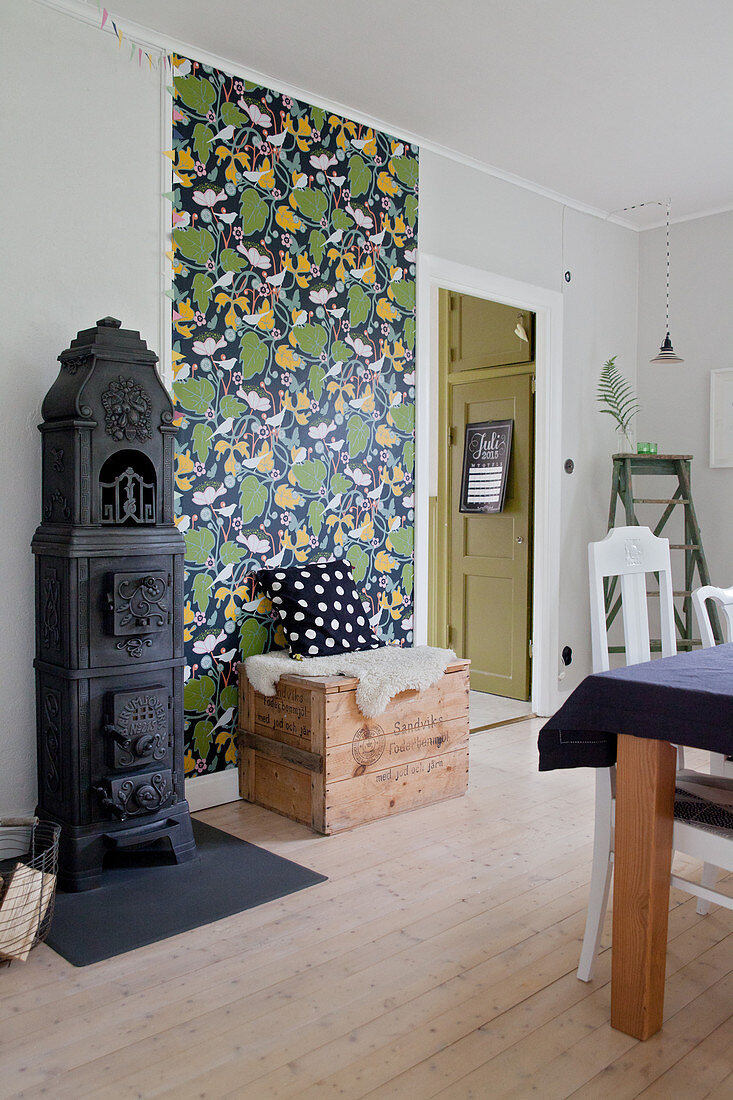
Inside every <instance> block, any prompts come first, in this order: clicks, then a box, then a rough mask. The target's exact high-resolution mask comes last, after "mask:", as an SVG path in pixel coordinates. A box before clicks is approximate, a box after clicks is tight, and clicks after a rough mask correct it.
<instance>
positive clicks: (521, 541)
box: [517, 535, 524, 546]
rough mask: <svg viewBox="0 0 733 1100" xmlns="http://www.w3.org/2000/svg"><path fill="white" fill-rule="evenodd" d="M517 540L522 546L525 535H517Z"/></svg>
mask: <svg viewBox="0 0 733 1100" xmlns="http://www.w3.org/2000/svg"><path fill="white" fill-rule="evenodd" d="M517 542H518V543H519V545H520V546H521V545H522V543H523V542H524V536H523V535H517Z"/></svg>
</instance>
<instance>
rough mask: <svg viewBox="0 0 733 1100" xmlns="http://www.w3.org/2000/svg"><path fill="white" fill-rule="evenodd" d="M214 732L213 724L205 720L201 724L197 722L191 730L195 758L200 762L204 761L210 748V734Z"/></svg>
mask: <svg viewBox="0 0 733 1100" xmlns="http://www.w3.org/2000/svg"><path fill="white" fill-rule="evenodd" d="M213 730H214V723H213V722H210V721H209V720H208V718H207V719H205V720H204V721H202V722H197V723H196V725H195V726H194V729H193V747H194V749H195V751H196V754H197V756H200V757H201V759H202V760H205V759H206V757H207V755H208V753H209V749H210V748H211V734H212V733H213Z"/></svg>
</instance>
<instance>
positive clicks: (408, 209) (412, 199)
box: [405, 195, 417, 228]
mask: <svg viewBox="0 0 733 1100" xmlns="http://www.w3.org/2000/svg"><path fill="white" fill-rule="evenodd" d="M405 217H406V218H407V224H408V225H411V226H413V228H414V226H415V222H416V221H417V195H407V197H406V198H405Z"/></svg>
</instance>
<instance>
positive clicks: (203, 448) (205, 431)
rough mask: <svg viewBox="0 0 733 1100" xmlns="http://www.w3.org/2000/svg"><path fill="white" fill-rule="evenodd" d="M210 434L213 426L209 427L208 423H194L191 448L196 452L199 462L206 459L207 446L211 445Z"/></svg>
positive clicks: (207, 454)
mask: <svg viewBox="0 0 733 1100" xmlns="http://www.w3.org/2000/svg"><path fill="white" fill-rule="evenodd" d="M212 435H213V428H210V427H209V425H208V424H194V428H193V449H194V451H195V452H196V457H197V458H198V460H199V462H206V459H207V458H208V457H209V447H210V446H211V436H212Z"/></svg>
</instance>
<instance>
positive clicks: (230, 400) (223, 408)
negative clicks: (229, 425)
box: [219, 393, 247, 419]
mask: <svg viewBox="0 0 733 1100" xmlns="http://www.w3.org/2000/svg"><path fill="white" fill-rule="evenodd" d="M246 411H247V405H245V403H244V401H240V400H239V398H238V397H232V395H231V394H230V393H227V394H225V395H224V397H222V399H221V401H220V402H219V412H220V414H221V416H222V417H224V419H226V417H228V416H233V417H234V418H235V419H236V418H237V417H238V416H241V415H242V413H246Z"/></svg>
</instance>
